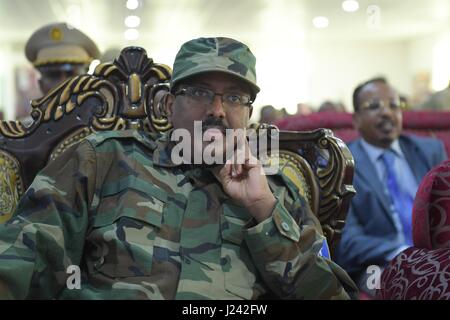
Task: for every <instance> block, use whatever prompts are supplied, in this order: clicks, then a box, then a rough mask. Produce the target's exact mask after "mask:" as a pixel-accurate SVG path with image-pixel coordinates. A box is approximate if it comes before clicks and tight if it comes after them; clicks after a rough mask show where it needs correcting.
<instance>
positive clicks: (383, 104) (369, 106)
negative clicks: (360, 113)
mask: <svg viewBox="0 0 450 320" xmlns="http://www.w3.org/2000/svg"><path fill="white" fill-rule="evenodd" d="M403 107H404V103H402V102H401V101H396V100H391V101H389V102H387V101H383V100H375V101H366V102H364V103H363V104H361V107H360V110H368V111H371V112H379V111H380V110H381V109H382V108H389V109H390V110H391V111H397V110H400V109H402V108H403Z"/></svg>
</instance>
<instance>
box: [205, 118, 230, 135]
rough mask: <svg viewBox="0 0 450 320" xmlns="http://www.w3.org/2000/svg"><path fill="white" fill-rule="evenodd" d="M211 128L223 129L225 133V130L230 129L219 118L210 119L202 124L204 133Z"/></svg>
mask: <svg viewBox="0 0 450 320" xmlns="http://www.w3.org/2000/svg"><path fill="white" fill-rule="evenodd" d="M210 127H216V128H219V129H221V130H222V131H223V132H224V133H225V130H226V129H228V126H227V125H225V123H224V122H223V120H222V119H219V118H208V119H206V120H205V121H203V122H202V131H203V132H205V131H206V130H208V129H209V128H210Z"/></svg>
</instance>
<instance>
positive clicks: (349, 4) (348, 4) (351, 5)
mask: <svg viewBox="0 0 450 320" xmlns="http://www.w3.org/2000/svg"><path fill="white" fill-rule="evenodd" d="M358 9H359V3H358V1H355V0H345V1H344V2H342V10H344V11H346V12H355V11H357V10H358Z"/></svg>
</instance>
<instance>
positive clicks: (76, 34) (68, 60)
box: [25, 22, 100, 95]
mask: <svg viewBox="0 0 450 320" xmlns="http://www.w3.org/2000/svg"><path fill="white" fill-rule="evenodd" d="M25 55H26V57H27V59H28V61H30V62H31V63H32V64H33V66H34V67H35V68H36V70H38V71H39V74H40V79H39V88H40V89H41V92H42V94H43V95H46V94H47V93H48V92H50V90H52V89H54V88H55V87H56V86H58V85H59V84H61V83H62V82H64V81H65V80H67V79H69V78H71V77H74V76H77V75H80V74H84V73H87V72H88V69H89V64H90V63H91V61H92V60H94V59H98V58H99V56H100V52H99V50H98V48H97V45H96V44H95V43H94V41H92V39H91V38H89V37H88V36H87V35H86V34H84V33H83V32H81V31H80V30H78V29H76V28H74V27H72V26H70V25H68V24H67V23H62V22H60V23H51V24H47V25H45V26H43V27H41V28H39V29H38V30H36V31H35V32H34V33H33V34H32V35H31V37H30V38H29V39H28V41H27V44H26V46H25Z"/></svg>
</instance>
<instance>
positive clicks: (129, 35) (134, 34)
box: [124, 29, 139, 40]
mask: <svg viewBox="0 0 450 320" xmlns="http://www.w3.org/2000/svg"><path fill="white" fill-rule="evenodd" d="M124 36H125V39H126V40H136V39H137V38H139V31H138V30H137V29H127V30H126V31H125V33H124Z"/></svg>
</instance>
